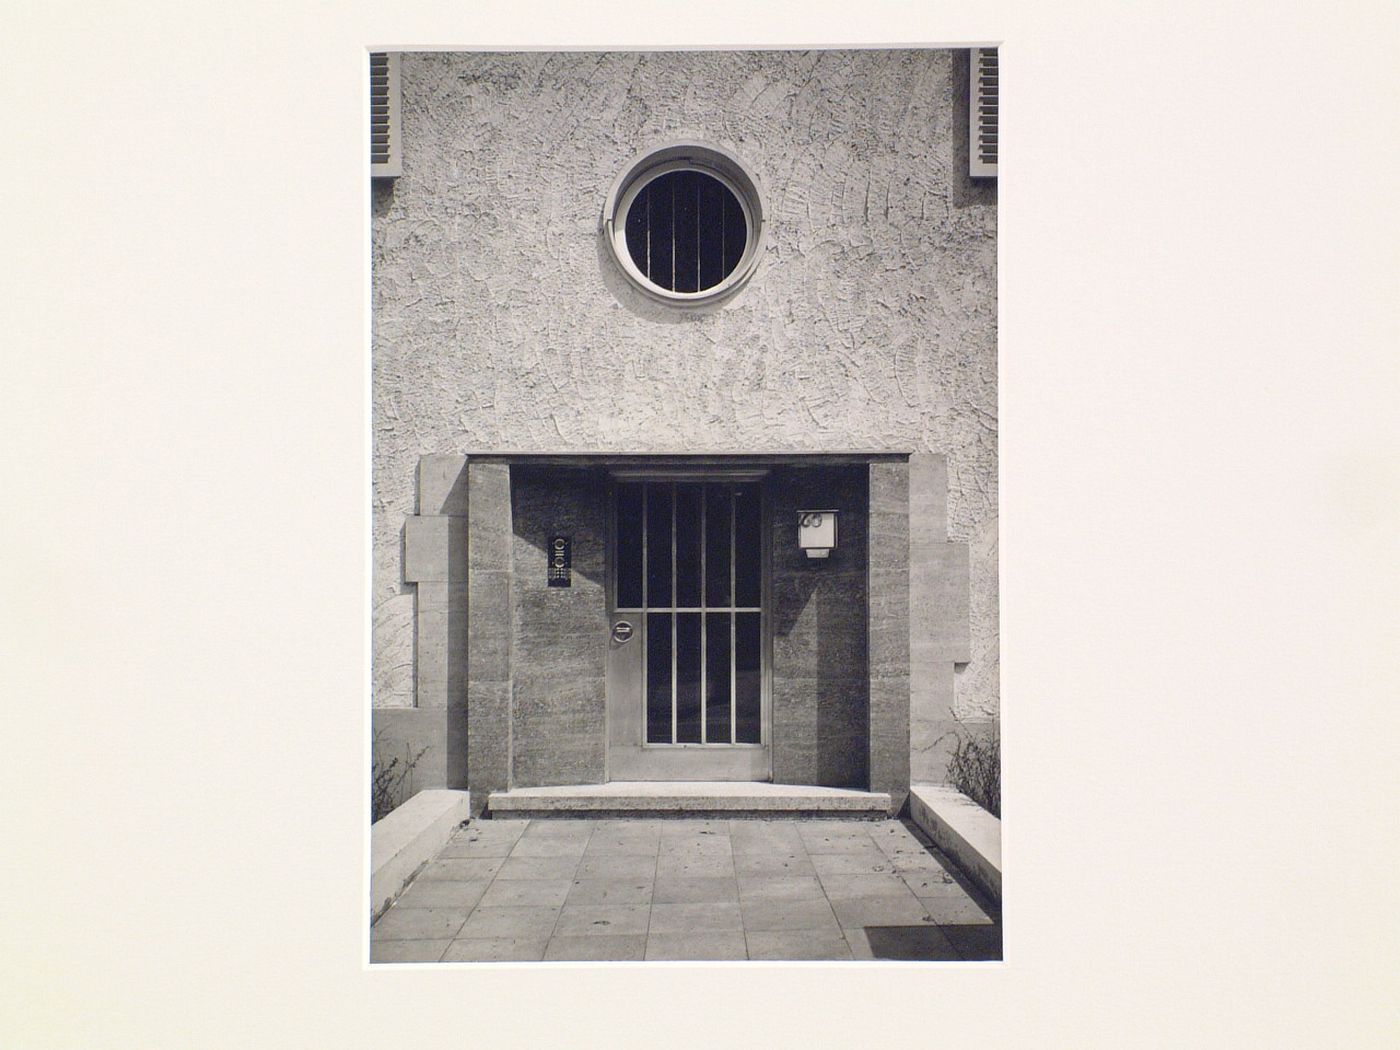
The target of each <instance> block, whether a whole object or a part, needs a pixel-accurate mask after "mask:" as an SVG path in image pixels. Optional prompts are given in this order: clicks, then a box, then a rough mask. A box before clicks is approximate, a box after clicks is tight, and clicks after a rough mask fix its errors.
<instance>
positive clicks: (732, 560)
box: [729, 485, 739, 744]
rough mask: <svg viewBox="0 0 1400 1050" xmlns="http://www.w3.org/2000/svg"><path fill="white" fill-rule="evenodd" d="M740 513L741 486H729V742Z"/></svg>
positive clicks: (734, 724) (733, 735)
mask: <svg viewBox="0 0 1400 1050" xmlns="http://www.w3.org/2000/svg"><path fill="white" fill-rule="evenodd" d="M738 514H739V486H738V485H731V486H730V487H729V742H730V743H731V744H733V743H736V742H737V741H738V739H739V737H738V735H737V734H738V732H739V729H738V726H739V704H738V699H737V698H738V696H739V672H738V668H737V664H736V663H735V659H736V658H735V653H737V652H738V645H739V614H738V613H737V612H736V611H735V609H736V608H737V607H738V604H739V595H738V594H737V593H736V592H735V589H734V588H735V585H736V584H737V582H738V581H737V579H736V577H735V565H736V564H737V562H738V561H739V559H738V558H736V557H735V556H734V532H735V525H734V522H735V520H736V519H737V517H738Z"/></svg>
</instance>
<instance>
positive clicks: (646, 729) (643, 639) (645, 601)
mask: <svg viewBox="0 0 1400 1050" xmlns="http://www.w3.org/2000/svg"><path fill="white" fill-rule="evenodd" d="M647 269H648V271H650V269H651V198H650V197H648V198H647ZM648 487H649V486H648V485H647V484H646V482H643V483H642V614H641V615H640V616H639V617H637V619H639V620H640V621H641V623H639V624H638V625H637V626H638V627H639V628H640V630H639V631H638V632H637V634H638V636H639V637H638V639H637V640H638V641H639V642H640V643H641V646H642V743H644V744H645V743H646V742H647V741H648V740H649V739H650V738H651V727H650V725H649V724H648V723H649V722H650V721H651V710H650V709H651V679H650V678H649V677H648V676H647V672H648V668H647V648H648V647H649V646H650V645H651V640H650V638H649V637H648V634H647V620H648V618H649V617H648V616H647V611H648V609H650V607H651V595H650V594H649V593H648V588H647V583H648V580H647V577H648V576H649V575H650V573H649V571H648V566H647V531H648V530H647V498H648V494H647V489H648Z"/></svg>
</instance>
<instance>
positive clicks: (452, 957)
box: [442, 937, 549, 962]
mask: <svg viewBox="0 0 1400 1050" xmlns="http://www.w3.org/2000/svg"><path fill="white" fill-rule="evenodd" d="M548 943H549V942H548V940H547V939H546V938H544V937H459V938H458V939H457V940H455V941H453V942H452V943H451V944H450V945H449V946H448V948H447V951H446V952H444V953H443V956H442V961H443V962H538V961H540V960H541V959H543V958H544V950H545V945H546V944H548Z"/></svg>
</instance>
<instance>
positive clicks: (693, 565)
mask: <svg viewBox="0 0 1400 1050" xmlns="http://www.w3.org/2000/svg"><path fill="white" fill-rule="evenodd" d="M676 604H677V605H679V606H689V607H691V608H694V607H695V606H697V605H699V604H700V486H699V485H697V484H692V483H685V484H680V485H677V486H676Z"/></svg>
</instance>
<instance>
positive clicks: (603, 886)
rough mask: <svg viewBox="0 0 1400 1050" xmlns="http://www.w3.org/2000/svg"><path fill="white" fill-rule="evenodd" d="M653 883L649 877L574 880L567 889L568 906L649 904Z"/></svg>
mask: <svg viewBox="0 0 1400 1050" xmlns="http://www.w3.org/2000/svg"><path fill="white" fill-rule="evenodd" d="M654 886H655V883H654V882H653V881H652V879H651V876H649V875H647V876H643V877H640V878H637V877H634V878H612V879H575V880H574V881H573V883H572V885H571V886H570V887H569V894H568V899H567V901H566V903H568V904H650V903H651V902H652V890H653V887H654Z"/></svg>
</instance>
